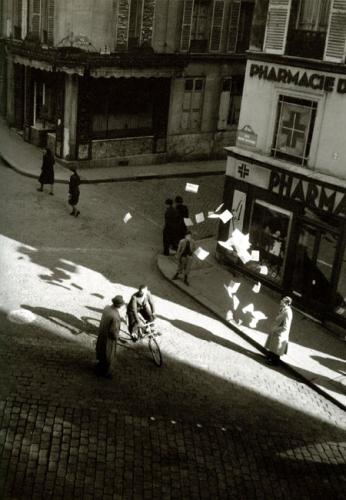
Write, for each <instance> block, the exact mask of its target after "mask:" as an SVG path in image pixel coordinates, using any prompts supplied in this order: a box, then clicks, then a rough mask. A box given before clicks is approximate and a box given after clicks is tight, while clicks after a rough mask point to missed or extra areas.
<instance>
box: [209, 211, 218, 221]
mask: <svg viewBox="0 0 346 500" xmlns="http://www.w3.org/2000/svg"><path fill="white" fill-rule="evenodd" d="M219 217H220V215H219V214H216V213H215V212H208V219H218V218H219Z"/></svg>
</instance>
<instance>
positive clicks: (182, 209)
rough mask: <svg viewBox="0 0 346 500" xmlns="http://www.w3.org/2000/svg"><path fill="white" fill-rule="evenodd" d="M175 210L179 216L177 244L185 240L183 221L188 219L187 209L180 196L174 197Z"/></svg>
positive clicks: (185, 228) (185, 229)
mask: <svg viewBox="0 0 346 500" xmlns="http://www.w3.org/2000/svg"><path fill="white" fill-rule="evenodd" d="M174 201H175V209H176V211H177V212H178V214H179V228H178V235H177V237H178V242H179V241H180V240H182V239H183V238H185V234H186V231H187V227H186V224H185V221H184V219H188V217H189V209H188V208H187V206H186V205H184V200H183V199H182V197H181V196H176V197H175V200H174Z"/></svg>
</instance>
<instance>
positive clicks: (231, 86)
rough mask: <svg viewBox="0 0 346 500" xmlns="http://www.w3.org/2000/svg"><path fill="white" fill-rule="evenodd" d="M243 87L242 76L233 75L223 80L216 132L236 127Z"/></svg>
mask: <svg viewBox="0 0 346 500" xmlns="http://www.w3.org/2000/svg"><path fill="white" fill-rule="evenodd" d="M243 87H244V76H243V75H234V76H232V77H230V78H225V79H224V80H223V82H222V89H221V94H220V104H219V115H218V122H217V129H218V130H226V129H227V128H229V127H232V126H237V125H238V122H239V115H240V107H241V99H242V94H243Z"/></svg>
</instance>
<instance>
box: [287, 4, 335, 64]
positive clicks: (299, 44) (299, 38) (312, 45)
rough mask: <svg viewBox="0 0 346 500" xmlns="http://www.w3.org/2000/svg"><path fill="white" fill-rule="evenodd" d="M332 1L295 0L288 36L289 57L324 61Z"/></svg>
mask: <svg viewBox="0 0 346 500" xmlns="http://www.w3.org/2000/svg"><path fill="white" fill-rule="evenodd" d="M330 4H331V0H293V2H292V7H291V15H290V21H289V27H288V34H287V47H286V53H287V54H288V55H296V56H304V57H311V58H316V59H322V57H323V54H324V48H325V43H326V35H327V29H328V20H329V14H330Z"/></svg>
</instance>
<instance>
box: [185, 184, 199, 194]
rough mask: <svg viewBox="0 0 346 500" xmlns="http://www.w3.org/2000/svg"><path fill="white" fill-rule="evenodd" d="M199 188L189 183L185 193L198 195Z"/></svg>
mask: <svg viewBox="0 0 346 500" xmlns="http://www.w3.org/2000/svg"><path fill="white" fill-rule="evenodd" d="M198 188H199V185H198V184H190V182H187V183H186V186H185V191H189V192H190V193H198Z"/></svg>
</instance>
